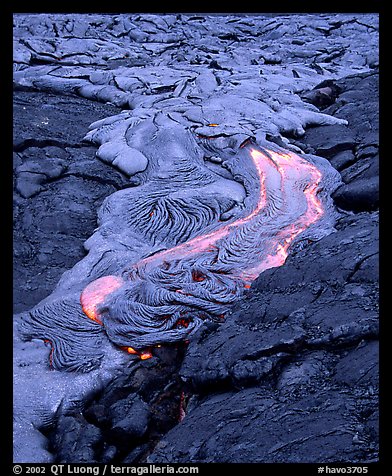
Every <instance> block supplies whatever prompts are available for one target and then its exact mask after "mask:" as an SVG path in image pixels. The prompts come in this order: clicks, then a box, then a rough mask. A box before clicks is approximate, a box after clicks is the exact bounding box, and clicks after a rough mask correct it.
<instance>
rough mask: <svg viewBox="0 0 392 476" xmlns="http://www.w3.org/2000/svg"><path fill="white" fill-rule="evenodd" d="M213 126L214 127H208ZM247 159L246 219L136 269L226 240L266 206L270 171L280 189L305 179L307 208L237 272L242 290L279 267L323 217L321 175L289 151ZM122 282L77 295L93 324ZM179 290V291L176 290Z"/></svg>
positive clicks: (108, 279) (96, 284)
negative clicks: (251, 195)
mask: <svg viewBox="0 0 392 476" xmlns="http://www.w3.org/2000/svg"><path fill="white" fill-rule="evenodd" d="M210 125H211V126H215V124H210ZM250 156H251V158H252V161H253V164H254V166H255V168H256V171H257V175H258V180H259V184H258V185H259V198H258V201H257V205H256V207H255V208H254V210H253V211H252V212H251V213H250V214H249V215H248V216H246V217H244V218H240V219H238V220H236V221H234V222H232V223H230V224H227V225H225V226H222V227H221V228H219V229H218V230H215V231H213V232H210V233H207V234H205V235H201V236H198V237H196V238H193V239H191V240H188V241H187V242H185V243H182V244H180V245H177V246H175V247H174V248H171V249H169V250H165V251H162V252H160V253H156V254H155V255H152V256H150V257H147V258H144V259H142V260H140V261H139V262H138V263H137V264H136V267H138V266H142V265H146V264H147V263H151V262H154V263H157V264H158V263H159V262H163V260H164V259H167V258H171V257H173V258H176V259H179V258H182V257H186V256H189V255H193V254H197V253H201V252H207V251H211V250H212V249H216V246H215V245H216V243H217V242H218V241H219V240H221V239H223V238H225V237H227V236H228V235H229V233H230V231H231V230H233V229H236V228H238V227H240V226H242V225H244V224H246V223H248V222H249V221H251V220H252V219H253V218H255V217H256V216H258V215H259V214H261V213H262V212H263V210H264V209H265V206H266V204H267V190H266V184H265V182H266V180H267V178H268V174H269V172H271V171H275V174H276V173H277V172H278V173H279V174H280V180H281V188H282V189H283V188H284V187H285V185H286V180H287V177H288V176H289V175H290V174H292V176H293V177H295V178H298V180H300V179H301V178H302V177H305V176H307V177H308V182H309V185H307V186H306V187H305V189H304V191H303V193H304V196H305V198H306V203H307V208H306V210H305V212H304V213H303V214H302V215H301V216H300V217H299V218H297V219H296V222H295V223H291V224H290V225H287V226H285V227H284V228H282V229H281V230H280V231H279V232H278V234H277V237H276V241H275V243H274V244H273V252H271V253H269V254H267V255H266V256H264V257H263V258H261V259H260V262H259V263H258V264H257V265H253V266H251V267H250V268H248V269H245V270H244V271H242V272H241V274H240V276H239V277H240V278H242V279H243V280H244V287H245V288H249V287H250V284H249V282H251V281H253V280H254V279H256V278H257V276H258V275H259V274H260V273H261V272H263V271H264V270H266V269H268V268H273V267H277V266H281V265H282V264H283V263H284V262H285V261H286V258H287V255H288V248H289V247H290V245H291V244H292V242H293V240H294V239H295V238H296V237H297V236H298V235H299V234H300V233H302V232H303V231H305V230H306V229H307V228H308V227H309V226H310V225H311V224H313V223H315V222H316V221H317V220H318V219H319V218H320V217H321V216H322V215H323V207H322V204H321V202H320V200H319V199H318V197H317V192H318V186H319V183H320V181H321V178H322V175H321V172H320V171H319V170H318V169H317V168H316V167H315V166H314V165H312V164H311V163H309V162H308V161H306V160H305V159H303V158H301V157H299V156H298V155H296V154H294V153H292V152H285V153H282V152H274V151H270V150H268V151H266V152H263V151H262V150H258V149H255V148H251V150H250ZM194 280H196V281H202V280H203V279H202V276H197V277H196V278H195V279H194ZM124 283H125V281H124V280H123V279H122V278H120V277H118V276H104V277H102V278H99V279H97V280H95V281H93V282H92V283H90V284H89V285H88V286H86V288H85V289H84V290H83V292H82V294H81V296H80V302H81V305H82V309H83V311H84V313H85V314H86V315H87V316H88V317H89V318H90V319H92V320H93V321H95V322H96V323H98V324H100V325H102V321H101V319H100V317H99V312H98V307H99V306H100V305H101V304H102V303H103V302H104V300H105V299H106V298H107V296H108V295H110V294H111V293H112V292H113V291H115V290H117V289H118V288H119V287H121V286H122V285H123V284H124ZM180 291H181V290H180ZM122 349H123V350H125V351H126V352H128V353H129V354H137V355H139V356H140V358H141V359H142V360H145V359H149V358H150V357H152V354H151V352H150V351H137V350H135V349H133V348H132V347H122Z"/></svg>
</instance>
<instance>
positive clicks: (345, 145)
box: [304, 124, 356, 158]
mask: <svg viewBox="0 0 392 476" xmlns="http://www.w3.org/2000/svg"><path fill="white" fill-rule="evenodd" d="M304 141H305V142H306V143H307V144H308V145H310V146H312V147H313V148H314V150H315V152H316V155H321V157H325V158H330V157H333V156H334V155H336V154H337V153H338V152H342V151H345V150H351V149H353V148H354V146H355V145H356V139H355V135H354V133H353V132H352V131H351V130H350V128H349V127H347V126H341V125H339V124H336V125H332V126H321V127H315V128H312V129H308V131H307V132H306V137H305V138H304Z"/></svg>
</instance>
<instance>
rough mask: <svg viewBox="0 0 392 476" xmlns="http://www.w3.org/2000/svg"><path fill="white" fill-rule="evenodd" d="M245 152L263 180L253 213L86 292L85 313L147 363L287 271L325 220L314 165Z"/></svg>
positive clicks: (287, 156) (255, 151) (281, 155)
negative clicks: (296, 249) (302, 242)
mask: <svg viewBox="0 0 392 476" xmlns="http://www.w3.org/2000/svg"><path fill="white" fill-rule="evenodd" d="M246 153H247V154H248V156H250V157H251V159H252V162H253V165H254V168H255V170H256V172H257V178H258V183H257V184H256V188H257V193H258V200H257V203H256V205H255V206H254V208H253V210H252V211H251V212H250V213H249V214H248V215H247V216H245V217H242V218H238V219H237V220H234V221H232V222H231V223H228V224H226V225H223V226H221V227H220V228H218V229H216V230H213V231H211V232H208V233H205V234H203V235H199V236H196V237H194V238H192V239H189V240H188V241H186V242H184V243H181V244H178V245H177V246H174V247H172V248H170V249H167V250H164V251H161V252H157V253H155V254H153V255H151V256H149V257H147V258H144V259H142V260H140V261H139V262H137V263H136V264H134V265H132V266H131V267H130V268H126V269H125V270H123V272H122V276H121V277H119V276H114V275H113V276H112V275H109V276H104V277H102V278H99V279H97V280H95V281H93V282H92V283H90V284H89V285H88V286H87V287H86V288H85V289H84V290H83V292H82V294H81V297H80V301H81V305H82V309H83V311H84V313H85V314H86V315H87V316H88V317H89V318H90V319H91V320H92V321H94V322H95V323H97V324H99V325H101V326H103V327H104V329H105V331H106V333H107V335H108V337H109V339H110V340H111V341H112V342H113V343H114V344H116V345H117V346H119V347H120V348H122V349H124V350H126V351H127V352H129V353H131V354H139V355H140V356H141V358H142V359H146V358H149V357H151V352H150V351H149V350H147V351H141V349H146V348H147V349H148V348H151V347H152V346H154V345H157V344H161V343H168V342H174V341H178V340H184V339H185V338H187V337H188V336H189V335H190V334H191V333H192V332H193V331H194V330H196V329H197V328H198V327H199V326H200V325H201V323H202V322H203V320H205V319H216V320H219V319H221V318H222V317H223V316H224V314H225V312H226V311H227V310H228V306H229V305H231V304H232V303H233V302H235V300H237V299H238V297H240V296H241V294H242V293H243V290H244V288H249V287H250V284H249V283H250V282H252V281H253V280H254V279H256V278H257V276H258V275H259V274H260V273H261V272H263V271H264V270H266V269H268V268H272V267H277V266H281V265H282V264H283V263H284V262H285V260H286V258H287V255H288V249H289V247H290V245H291V244H292V243H293V241H294V240H295V239H296V238H297V237H298V236H299V235H300V234H301V233H303V232H305V230H307V229H308V228H309V227H310V226H311V225H312V224H314V223H315V222H317V221H318V220H319V219H320V218H321V217H322V216H323V214H324V210H323V205H322V203H321V201H320V199H319V198H318V192H319V189H320V182H321V180H322V178H323V176H322V173H321V172H320V171H319V170H318V168H317V167H316V166H315V165H313V164H312V163H311V162H309V161H307V160H305V159H304V158H302V157H300V156H298V155H296V154H294V153H292V152H275V151H272V150H266V149H261V148H257V147H256V146H250V145H248V146H246Z"/></svg>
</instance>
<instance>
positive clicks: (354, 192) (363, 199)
mask: <svg viewBox="0 0 392 476" xmlns="http://www.w3.org/2000/svg"><path fill="white" fill-rule="evenodd" d="M333 198H334V200H335V203H336V205H337V206H338V207H340V208H343V209H344V210H353V211H355V212H358V211H361V210H369V211H370V210H376V209H377V208H378V206H379V178H378V177H372V178H362V179H359V180H355V181H354V182H350V183H349V184H347V185H342V186H341V187H339V188H338V189H337V190H336V192H335V193H334V194H333Z"/></svg>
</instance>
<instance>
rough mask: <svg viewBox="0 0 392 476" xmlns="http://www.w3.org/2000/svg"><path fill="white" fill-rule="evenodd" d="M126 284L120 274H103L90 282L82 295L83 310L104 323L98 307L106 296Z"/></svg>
mask: <svg viewBox="0 0 392 476" xmlns="http://www.w3.org/2000/svg"><path fill="white" fill-rule="evenodd" d="M123 284H124V280H123V279H122V278H120V277H119V276H103V277H102V278H99V279H96V280H95V281H92V282H91V283H90V284H88V285H87V286H86V287H85V288H84V290H83V292H82V294H81V295H80V303H81V305H82V309H83V312H84V313H85V314H86V316H87V317H89V318H90V319H91V320H93V321H95V322H96V323H97V324H100V325H102V321H101V319H100V318H99V312H98V307H99V306H100V305H101V304H102V303H103V302H104V300H105V298H106V297H107V296H108V295H109V294H111V293H112V292H113V291H115V290H116V289H118V288H120V287H121V286H122V285H123Z"/></svg>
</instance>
